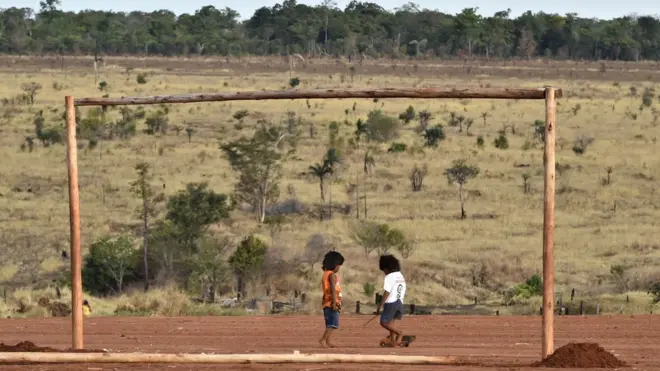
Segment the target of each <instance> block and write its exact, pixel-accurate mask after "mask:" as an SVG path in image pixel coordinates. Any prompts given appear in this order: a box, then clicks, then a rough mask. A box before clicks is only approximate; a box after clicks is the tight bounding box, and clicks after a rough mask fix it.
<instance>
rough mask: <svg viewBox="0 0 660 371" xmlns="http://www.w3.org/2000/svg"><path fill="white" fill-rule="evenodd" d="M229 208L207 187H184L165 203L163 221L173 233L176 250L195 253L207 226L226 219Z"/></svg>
mask: <svg viewBox="0 0 660 371" xmlns="http://www.w3.org/2000/svg"><path fill="white" fill-rule="evenodd" d="M229 211H230V207H229V204H228V198H227V196H226V195H224V194H219V193H215V192H214V191H213V190H211V189H208V183H206V182H203V183H188V184H187V185H186V189H185V190H181V191H179V192H177V193H176V194H175V195H173V196H171V197H170V198H169V200H168V201H167V216H166V217H167V219H168V220H169V221H171V222H172V225H173V227H174V228H175V230H176V234H177V239H178V242H179V243H180V246H181V247H182V248H184V249H185V250H186V251H189V252H191V253H192V252H195V251H197V243H198V241H199V240H200V239H201V238H202V236H203V235H204V234H205V233H206V231H207V230H208V227H209V226H210V225H211V224H214V223H217V222H219V221H220V220H221V219H223V218H228V217H229Z"/></svg>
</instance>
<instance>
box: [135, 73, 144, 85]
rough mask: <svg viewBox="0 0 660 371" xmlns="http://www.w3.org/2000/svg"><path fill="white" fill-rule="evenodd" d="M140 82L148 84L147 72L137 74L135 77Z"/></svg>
mask: <svg viewBox="0 0 660 371" xmlns="http://www.w3.org/2000/svg"><path fill="white" fill-rule="evenodd" d="M135 81H137V83H138V84H140V85H142V84H146V83H147V74H146V73H141V74H138V75H137V78H136V79H135Z"/></svg>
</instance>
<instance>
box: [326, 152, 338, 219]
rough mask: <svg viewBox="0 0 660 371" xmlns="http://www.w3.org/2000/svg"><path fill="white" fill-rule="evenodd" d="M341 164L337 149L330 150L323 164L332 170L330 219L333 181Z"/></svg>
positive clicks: (330, 173)
mask: <svg viewBox="0 0 660 371" xmlns="http://www.w3.org/2000/svg"><path fill="white" fill-rule="evenodd" d="M340 162H341V159H340V157H339V152H338V151H337V149H336V148H334V147H333V148H328V152H327V153H326V154H325V157H324V158H323V164H324V165H325V166H327V167H328V168H329V169H330V172H329V175H330V187H328V195H329V196H330V197H329V198H330V210H329V213H330V219H332V180H333V175H334V174H335V166H336V165H337V164H339V163H340Z"/></svg>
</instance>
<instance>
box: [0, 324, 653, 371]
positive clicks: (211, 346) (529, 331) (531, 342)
mask: <svg viewBox="0 0 660 371" xmlns="http://www.w3.org/2000/svg"><path fill="white" fill-rule="evenodd" d="M369 318H370V317H369V316H356V315H353V316H350V315H346V316H343V317H342V318H341V330H340V331H338V332H337V333H335V337H334V340H335V343H336V345H338V348H336V349H322V348H320V347H319V346H318V343H317V340H318V338H319V337H320V335H321V332H322V330H323V328H322V322H323V321H322V319H321V318H320V317H318V316H309V317H307V316H305V317H302V316H281V317H186V318H141V317H134V318H126V317H109V318H89V319H86V322H85V348H95V349H107V350H109V351H114V352H161V353H176V352H189V353H216V354H219V353H290V352H293V351H294V350H299V351H300V352H302V353H332V352H337V353H362V354H416V355H451V356H455V357H457V358H458V360H459V361H460V362H462V363H464V364H463V365H457V366H442V367H438V366H433V367H427V366H403V367H396V366H389V365H350V364H338V365H328V364H307V365H291V364H289V365H231V366H228V365H173V364H172V365H154V364H152V365H146V364H132V365H129V364H121V365H119V364H77V365H62V364H59V365H2V366H0V369H2V370H6V371H17V370H43V371H51V370H53V371H54V370H63V369H66V370H72V371H76V370H94V371H100V370H116V371H122V370H156V369H159V370H176V371H179V370H216V369H217V370H220V369H222V370H310V371H311V370H315V371H320V370H348V369H354V370H357V369H361V370H385V369H387V370H389V369H392V370H394V369H398V370H443V369H444V370H456V371H464V370H476V369H481V368H483V369H488V370H517V369H525V370H534V369H535V368H532V367H529V366H528V365H529V364H531V363H532V362H534V361H537V360H539V359H540V348H541V345H540V334H541V318H540V317H538V316H536V317H476V316H470V317H463V316H418V317H406V318H405V319H404V322H403V328H404V330H405V331H407V332H408V333H409V334H414V335H417V340H416V342H415V343H414V344H413V345H412V346H411V347H409V348H401V349H391V348H390V349H388V348H380V347H379V346H378V340H379V339H381V338H382V337H383V336H384V333H383V331H382V329H380V328H379V326H378V324H377V322H376V321H373V322H371V323H370V324H369V325H368V326H367V327H366V328H363V324H364V323H365V322H366V321H367V320H368V319H369ZM555 323H556V327H555V348H558V347H560V346H562V345H565V344H567V343H568V342H595V343H598V344H600V345H601V346H603V347H604V348H605V349H606V350H608V351H610V352H612V353H613V354H615V355H616V356H617V357H618V358H619V359H621V360H623V361H625V362H627V363H628V364H630V365H631V366H632V367H634V369H637V370H660V317H658V316H613V317H609V316H601V317H578V316H575V317H573V316H571V317H557V318H556V322H555ZM70 334H71V324H70V322H69V320H68V319H60V318H44V319H3V320H1V321H0V341H1V342H3V343H5V344H16V343H18V342H20V341H24V340H30V341H32V342H34V343H35V344H37V345H39V346H49V347H54V348H59V349H64V348H68V347H69V346H70V345H71V342H70V341H71V340H70V336H71V335H70ZM537 369H538V368H537Z"/></svg>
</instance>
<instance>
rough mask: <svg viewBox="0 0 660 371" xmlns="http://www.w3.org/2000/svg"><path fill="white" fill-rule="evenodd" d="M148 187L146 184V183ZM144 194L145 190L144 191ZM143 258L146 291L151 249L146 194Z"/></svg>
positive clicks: (144, 197)
mask: <svg viewBox="0 0 660 371" xmlns="http://www.w3.org/2000/svg"><path fill="white" fill-rule="evenodd" d="M144 187H145V188H146V184H145V185H144ZM142 194H143V195H144V194H145V192H142ZM142 208H143V210H142V223H143V224H142V246H143V250H142V259H143V264H144V291H145V292H146V291H148V290H149V250H148V246H147V243H148V240H149V202H148V200H147V197H146V195H145V196H143V197H142Z"/></svg>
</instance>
